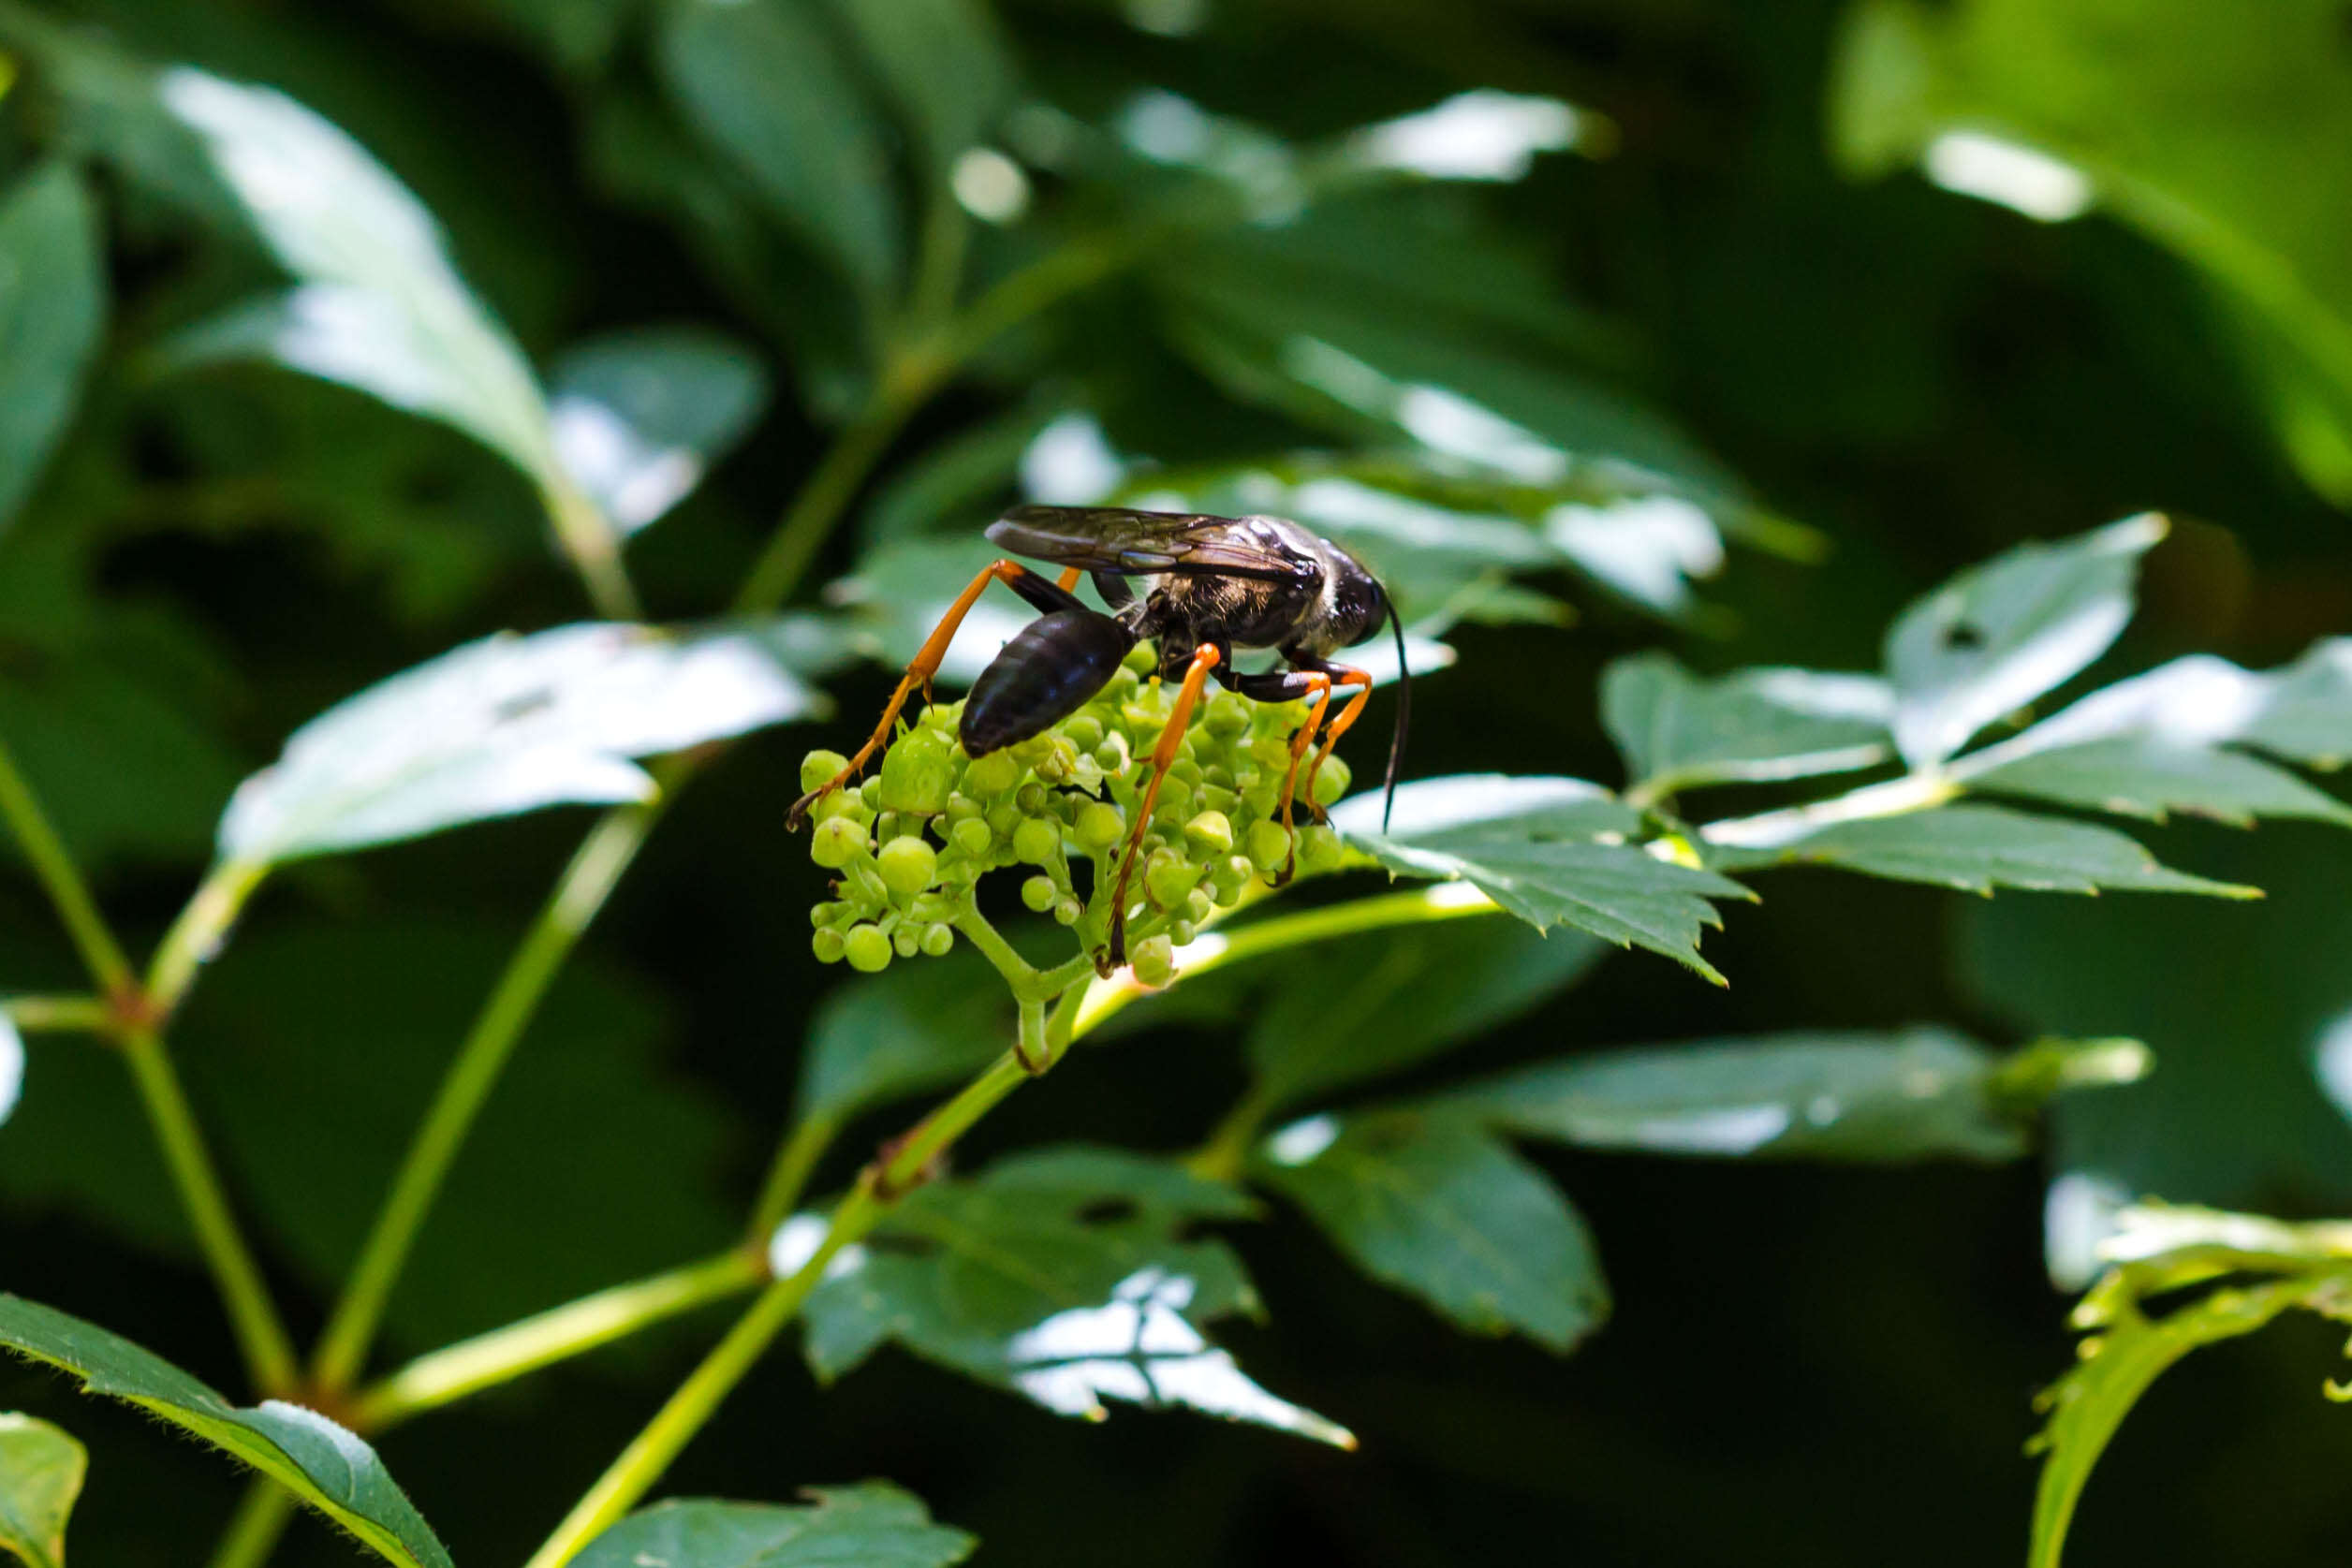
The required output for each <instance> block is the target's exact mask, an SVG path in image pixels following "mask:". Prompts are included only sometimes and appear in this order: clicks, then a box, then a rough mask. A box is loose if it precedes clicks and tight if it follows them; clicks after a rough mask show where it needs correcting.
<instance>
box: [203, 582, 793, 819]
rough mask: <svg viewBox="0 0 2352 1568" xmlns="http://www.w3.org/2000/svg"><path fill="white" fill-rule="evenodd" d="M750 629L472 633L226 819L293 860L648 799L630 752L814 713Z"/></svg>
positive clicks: (318, 723) (339, 717)
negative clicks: (548, 809) (518, 817)
mask: <svg viewBox="0 0 2352 1568" xmlns="http://www.w3.org/2000/svg"><path fill="white" fill-rule="evenodd" d="M818 700H819V699H818V698H817V696H816V694H815V693H814V692H812V691H811V690H810V688H809V687H807V686H806V685H804V684H802V683H801V681H800V680H799V679H798V678H797V677H796V676H794V675H793V674H792V673H791V672H790V671H789V670H787V669H786V668H784V667H782V666H781V665H780V664H779V663H778V662H777V661H776V660H775V659H774V658H772V657H771V656H770V654H769V653H768V652H765V651H764V650H763V649H762V648H761V647H760V646H759V645H757V643H755V642H754V641H753V640H751V639H750V638H747V637H742V636H740V635H735V634H727V633H720V634H713V635H706V636H698V637H671V636H669V635H666V634H663V633H660V632H655V631H653V630H650V629H647V628H644V627H639V626H625V625H610V624H587V625H577V626H564V627H558V628H556V629H555V630H552V631H546V632H538V633H535V634H533V635H531V636H529V637H516V636H512V635H501V636H497V637H486V638H484V639H482V640H481V641H479V642H473V643H468V644H467V645H466V646H464V647H463V648H460V649H458V650H456V651H455V652H450V653H446V654H444V655H442V656H441V657H440V658H438V659H435V660H434V661H433V662H432V663H430V664H425V665H420V666H419V667H417V668H415V669H412V670H409V671H407V672H406V673H404V674H402V675H397V676H394V677H393V678H391V679H390V680H389V681H383V682H381V683H379V684H377V685H375V686H374V687H371V688H369V689H368V690H367V691H365V692H362V693H360V695H359V696H355V697H352V698H350V699H349V700H347V701H345V702H344V703H342V704H340V705H339V706H337V707H335V708H332V709H330V710H329V711H327V712H325V713H323V714H321V715H320V716H319V717H317V718H316V719H313V720H312V721H311V722H310V723H309V724H307V725H303V726H302V727H301V729H299V730H297V731H295V733H294V736H293V738H292V739H291V740H288V741H287V747H286V754H285V755H284V756H283V757H282V758H281V759H280V760H279V761H278V762H276V763H275V764H273V765H272V766H271V767H269V768H266V769H263V770H262V771H260V772H258V773H257V774H255V775H254V776H253V777H252V778H250V779H248V780H247V781H246V782H245V783H244V784H242V785H240V786H239V788H238V791H237V795H236V798H235V799H233V800H231V801H230V803H229V807H228V814H227V815H225V816H224V817H223V818H222V819H221V827H220V851H221V854H222V855H223V856H225V857H229V858H232V859H241V860H255V861H269V860H283V859H287V858H291V857H297V856H302V855H318V854H325V853H327V852H329V851H331V850H339V849H352V848H358V847H360V846H362V845H366V844H373V843H389V842H390V841H393V840H397V839H405V838H414V837H416V836H417V835H419V834H421V833H429V832H432V831H434V830H435V829H437V828H449V827H454V826H456V825H458V824H460V823H465V822H476V821H480V820H482V819H484V818H487V817H495V816H506V815H511V814H513V813H517V812H525V811H533V810H536V809H537V808H539V807H542V806H551V805H558V804H564V803H568V802H595V801H619V800H638V799H644V798H646V797H647V796H648V795H650V794H651V793H652V792H653V787H654V785H653V781H652V779H650V778H649V777H648V776H647V775H646V773H645V772H644V770H643V769H640V768H639V767H638V766H637V765H636V764H635V763H634V762H633V761H631V760H630V759H631V758H633V757H639V756H649V755H655V754H658V753H665V752H676V751H683V750H684V749H685V748H687V747H689V746H695V745H699V744H701V743H702V742H704V741H706V740H721V739H724V738H726V737H728V736H731V735H740V734H742V732H743V731H745V730H749V729H757V728H758V727H760V726H761V725H771V724H777V723H780V722H782V721H784V720H786V719H791V718H796V717H799V716H800V715H801V714H803V713H806V712H809V711H812V709H813V708H814V707H815V706H816V703H817V701H818Z"/></svg>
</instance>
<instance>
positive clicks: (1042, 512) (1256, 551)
mask: <svg viewBox="0 0 2352 1568" xmlns="http://www.w3.org/2000/svg"><path fill="white" fill-rule="evenodd" d="M1283 535H1284V530H1283V529H1282V528H1281V527H1280V526H1279V525H1278V524H1276V523H1275V522H1274V521H1273V520H1272V519H1268V518H1224V517H1212V516H1210V515H1209V514H1207V513H1205V512H1139V511H1136V510H1134V509H1133V508H1131V507H1127V506H1015V507H1014V508H1013V509H1012V510H1011V511H1009V512H1007V513H1006V514H1005V515H1004V516H1003V517H1001V518H998V519H997V520H995V521H994V522H992V523H990V524H989V525H988V536H989V538H990V539H991V540H992V541H993V542H995V543H996V544H999V545H1002V546H1004V547H1005V549H1007V550H1010V551H1012V552H1013V553H1014V554H1015V555H1026V556H1029V557H1030V558H1032V559H1033V560H1037V561H1051V562H1052V563H1053V564H1055V565H1058V566H1081V567H1084V568H1085V569H1087V570H1088V571H1098V572H1120V573H1125V574H1126V575H1129V576H1142V575H1146V574H1150V573H1154V572H1173V573H1177V574H1180V575H1184V576H1194V577H1238V578H1254V579H1258V580H1260V581H1265V582H1289V583H1311V582H1314V581H1316V580H1317V579H1318V574H1319V572H1320V570H1321V564H1320V563H1319V562H1318V561H1316V559H1315V558H1314V557H1312V556H1309V555H1307V554H1305V553H1303V552H1302V551H1301V550H1299V549H1298V548H1296V547H1295V546H1294V545H1292V544H1291V543H1290V542H1289V541H1288V540H1286V539H1285V537H1284V536H1283Z"/></svg>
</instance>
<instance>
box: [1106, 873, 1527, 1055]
mask: <svg viewBox="0 0 2352 1568" xmlns="http://www.w3.org/2000/svg"><path fill="white" fill-rule="evenodd" d="M1499 910H1500V906H1499V905H1497V904H1496V903H1495V902H1494V901H1493V900H1492V899H1490V898H1488V897H1487V896H1486V895H1485V894H1484V893H1481V892H1479V891H1478V890H1477V888H1476V887H1471V886H1470V885H1469V884H1468V883H1466V882H1438V883H1433V884H1431V885H1430V886H1429V887H1417V888H1414V889H1412V890H1411V891H1410V892H1404V893H1383V894H1380V895H1378V896H1376V897H1374V898H1369V899H1350V900H1348V901H1346V902H1345V903H1335V904H1327V905H1325V906H1324V907H1323V908H1321V909H1307V910H1301V911H1300V912H1299V913H1298V914H1296V915H1282V916H1275V917H1274V918H1272V919H1270V920H1259V921H1257V922H1255V923H1253V924H1250V925H1246V926H1243V927H1242V929H1241V930H1239V931H1232V932H1227V931H1203V932H1202V933H1201V934H1200V935H1199V936H1198V937H1196V938H1195V939H1194V940H1193V941H1191V942H1190V943H1187V944H1186V945H1183V946H1182V947H1179V948H1177V949H1176V969H1177V975H1178V978H1179V979H1182V978H1184V977H1186V976H1190V975H1205V974H1208V973H1209V972H1210V971H1212V970H1216V969H1222V968H1224V967H1225V966H1226V965H1227V964H1233V963H1242V962H1245V961H1246V960H1250V959H1255V958H1262V957H1264V956H1265V955H1266V954H1268V953H1276V952H1280V951H1282V950H1283V949H1284V948H1286V947H1299V946H1303V945H1306V944H1308V943H1312V942H1328V941H1330V939H1332V938H1333V937H1341V936H1354V935H1356V934H1357V933H1359V932H1361V931H1380V930H1382V929H1384V928H1386V927H1389V926H1418V925H1421V924H1425V923H1426V922H1428V921H1431V920H1451V919H1457V918H1460V917H1462V916H1469V915H1493V914H1496V913H1498V912H1499ZM1154 989H1161V988H1155V987H1152V986H1147V985H1145V984H1143V983H1142V982H1141V981H1139V980H1138V979H1137V978H1136V977H1135V975H1134V972H1133V971H1131V970H1122V971H1121V972H1120V973H1119V974H1117V975H1113V976H1111V977H1110V979H1108V980H1096V981H1095V983H1094V984H1093V985H1092V986H1091V987H1089V988H1088V989H1087V990H1086V992H1085V994H1084V996H1083V997H1082V998H1081V1000H1080V1002H1079V1004H1078V1012H1077V1016H1076V1018H1073V1019H1072V1020H1071V1028H1072V1030H1073V1032H1074V1033H1077V1034H1081V1035H1082V1034H1086V1033H1090V1032H1092V1031H1093V1030H1095V1029H1096V1028H1098V1027H1100V1026H1101V1025H1102V1023H1103V1022H1104V1021H1105V1020H1106V1019H1108V1018H1110V1017H1111V1016H1112V1015H1113V1014H1115V1013H1117V1012H1119V1011H1120V1010H1121V1009H1123V1008H1125V1006H1126V1005H1127V1004H1129V1003H1132V1002H1135V1001H1137V1000H1139V998H1142V997H1146V996H1150V995H1151V994H1152V993H1153V992H1154Z"/></svg>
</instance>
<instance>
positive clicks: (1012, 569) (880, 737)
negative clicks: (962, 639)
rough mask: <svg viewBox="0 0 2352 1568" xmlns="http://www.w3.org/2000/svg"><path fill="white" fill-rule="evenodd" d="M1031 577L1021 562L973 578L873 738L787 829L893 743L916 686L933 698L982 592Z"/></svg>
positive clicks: (804, 799)
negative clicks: (943, 664) (943, 665)
mask: <svg viewBox="0 0 2352 1568" xmlns="http://www.w3.org/2000/svg"><path fill="white" fill-rule="evenodd" d="M1031 575H1032V574H1031V573H1030V570H1029V568H1028V567H1026V566H1023V565H1022V564H1020V563H1019V562H1017V561H997V562H992V563H991V564H990V565H989V566H988V568H987V569H986V570H984V571H982V572H981V573H980V575H979V576H978V577H976V578H974V579H972V581H971V584H970V586H968V587H967V588H965V589H964V591H963V593H959V594H957V595H956V601H955V603H954V604H952V605H949V606H948V613H947V614H945V615H943V616H941V617H940V618H939V624H938V625H937V626H935V627H933V629H932V633H931V637H930V638H929V639H928V640H926V641H925V642H924V643H923V646H922V651H921V652H918V653H917V654H916V655H915V662H914V663H913V664H910V665H908V666H907V667H906V673H905V674H904V675H902V676H900V677H899V682H898V689H897V690H896V691H894V692H892V693H891V694H890V701H889V706H888V707H886V708H884V709H883V710H882V722H881V723H880V724H878V725H875V726H874V735H873V738H872V739H871V740H867V741H866V743H865V744H864V745H862V746H860V747H859V748H858V755H855V756H853V757H851V758H850V759H849V766H848V767H846V768H844V769H842V770H841V771H840V772H838V773H836V774H834V775H833V776H832V777H831V779H829V780H828V781H826V782H825V783H824V784H819V785H817V786H816V788H815V789H812V790H810V791H809V792H808V793H807V794H806V795H803V796H801V798H800V799H798V800H795V801H793V802H792V809H791V810H790V811H789V812H787V813H785V818H784V825H785V827H786V828H787V829H798V828H800V826H801V822H802V821H803V820H804V819H805V818H806V817H807V815H808V809H809V808H810V807H811V806H813V805H815V804H816V802H817V801H819V800H822V799H824V798H825V797H826V796H828V795H831V793H832V792H833V791H835V790H837V789H839V788H840V787H841V786H842V785H844V784H847V783H848V782H849V781H850V780H852V779H854V778H856V777H857V776H858V770H859V769H861V768H863V767H864V766H865V765H866V764H867V763H868V762H870V761H872V760H873V759H874V754H875V753H876V752H878V751H880V750H881V749H882V747H883V745H884V743H885V742H887V741H888V740H889V738H890V725H892V724H893V723H895V722H896V721H897V719H898V714H899V710H900V709H902V708H904V707H905V706H906V699H907V698H908V697H909V696H913V695H914V693H915V688H916V687H918V686H920V687H921V688H922V689H923V695H924V696H925V697H928V696H930V695H931V678H932V677H933V676H934V675H936V674H938V673H939V662H940V661H941V660H942V659H945V658H946V657H947V656H948V644H949V643H951V642H953V641H954V640H955V635H956V628H957V627H959V626H961V625H963V618H964V617H965V616H967V615H969V614H971V613H972V607H973V606H974V605H976V604H978V603H979V600H980V593H981V591H982V590H983V589H985V588H987V586H988V585H989V584H990V583H992V582H1002V583H1007V584H1009V583H1011V582H1013V581H1014V580H1015V579H1020V578H1025V577H1029V576H1031Z"/></svg>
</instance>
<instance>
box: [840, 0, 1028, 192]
mask: <svg viewBox="0 0 2352 1568" xmlns="http://www.w3.org/2000/svg"><path fill="white" fill-rule="evenodd" d="M831 6H832V10H833V14H834V15H836V16H838V17H839V18H841V20H842V22H844V23H845V26H846V27H847V29H848V31H849V34H850V36H851V37H854V38H856V39H857V41H858V44H859V46H860V49H861V51H863V52H864V54H865V57H866V60H867V62H868V63H869V64H870V65H871V66H872V67H873V69H874V72H875V75H876V76H877V77H879V78H880V79H881V82H882V85H883V87H884V88H885V89H886V90H887V91H888V92H889V95H890V97H891V98H892V99H893V100H894V102H895V104H896V107H897V109H898V111H899V114H900V115H901V117H902V118H904V120H905V121H906V122H907V123H908V124H909V125H911V126H913V128H914V132H915V135H914V140H915V141H916V142H917V144H918V145H919V147H920V148H921V150H922V153H923V157H924V160H925V161H926V162H927V163H929V164H930V165H931V167H932V168H933V169H934V170H936V171H938V172H939V173H940V174H942V175H944V174H945V171H947V170H948V169H950V168H951V167H952V166H953V165H954V163H955V160H956V157H957V155H958V154H962V153H963V151H965V150H966V149H967V148H969V147H971V146H972V145H973V144H974V143H975V142H977V141H978V140H979V139H981V137H982V136H984V135H985V134H986V133H987V131H988V128H989V125H990V124H991V123H992V121H994V119H995V118H996V116H997V114H998V113H999V112H1000V111H1001V110H1003V109H1004V107H1005V105H1006V103H1007V101H1008V100H1009V99H1010V97H1011V95H1012V90H1013V74H1014V73H1013V64H1012V59H1011V57H1010V54H1009V53H1008V51H1007V49H1006V45H1005V39H1004V37H1003V36H1002V34H1000V33H999V32H998V30H997V27H996V22H995V19H994V18H993V17H992V16H991V15H990V13H989V10H988V7H986V5H984V4H983V3H982V0H831Z"/></svg>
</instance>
